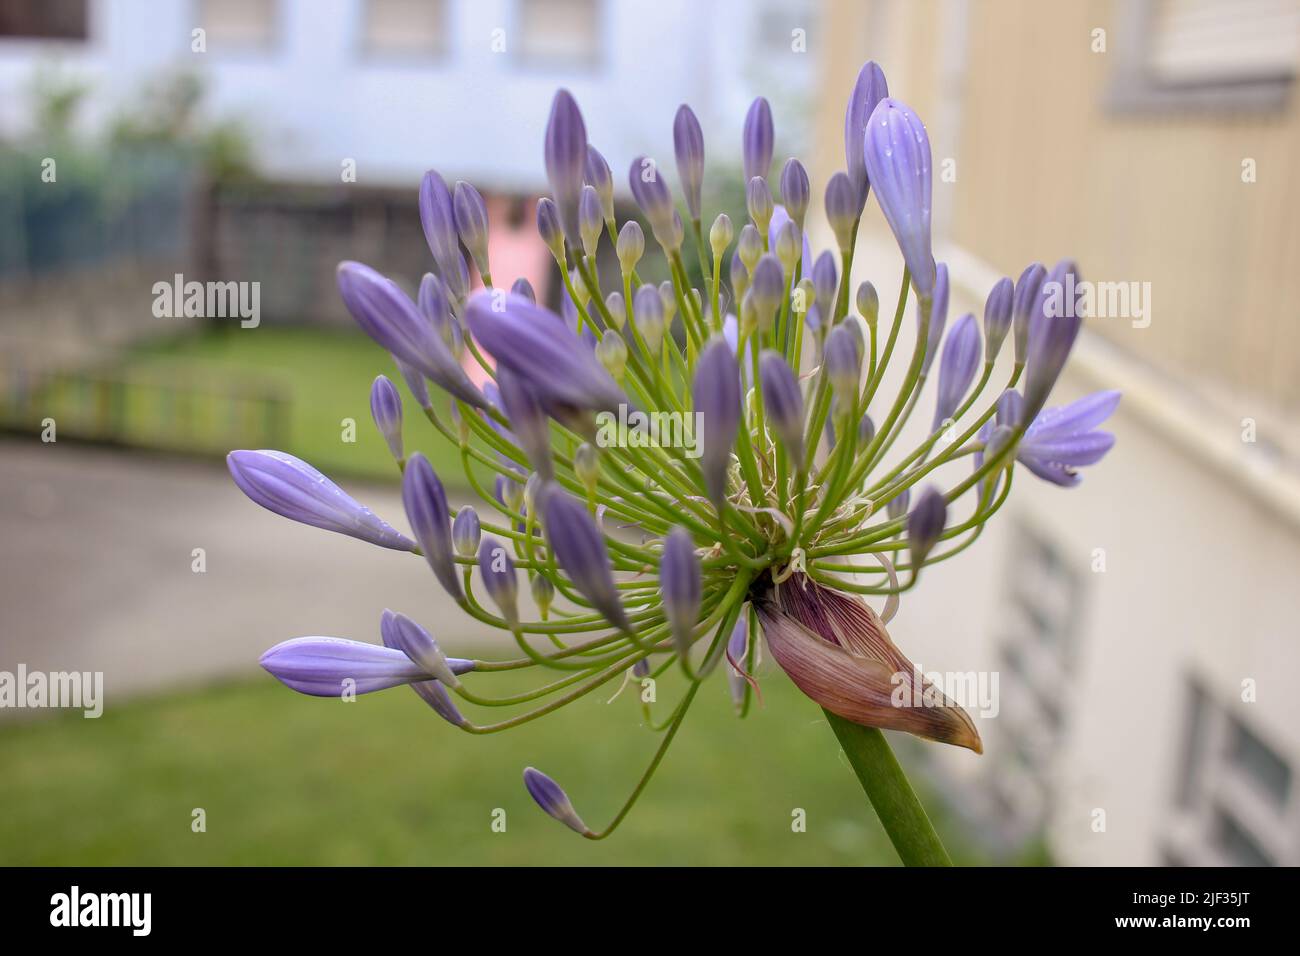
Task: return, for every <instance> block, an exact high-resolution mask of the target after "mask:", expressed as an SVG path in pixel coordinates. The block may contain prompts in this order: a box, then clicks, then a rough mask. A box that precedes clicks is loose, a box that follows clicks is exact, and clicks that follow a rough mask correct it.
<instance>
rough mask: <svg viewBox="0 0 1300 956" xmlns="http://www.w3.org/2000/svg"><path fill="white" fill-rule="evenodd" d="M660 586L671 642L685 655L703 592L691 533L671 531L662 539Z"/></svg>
mask: <svg viewBox="0 0 1300 956" xmlns="http://www.w3.org/2000/svg"><path fill="white" fill-rule="evenodd" d="M659 587H660V590H661V594H662V597H663V602H664V612H665V614H666V615H667V617H668V624H669V626H670V627H671V629H672V634H673V642H674V644H675V645H676V647H677V652H678V653H679V654H685V653H686V652H687V651H689V650H690V647H691V643H692V642H693V640H694V637H695V625H696V624H697V623H698V620H699V616H700V600H701V597H702V591H703V576H702V572H701V570H700V558H699V556H698V555H697V554H696V553H695V542H694V541H693V540H692V539H691V533H690V532H689V531H687V530H686V529H685V528H682V527H677V528H673V530H672V531H670V532H669V533H668V537H667V538H665V539H664V552H663V556H662V557H661V558H660V559H659Z"/></svg>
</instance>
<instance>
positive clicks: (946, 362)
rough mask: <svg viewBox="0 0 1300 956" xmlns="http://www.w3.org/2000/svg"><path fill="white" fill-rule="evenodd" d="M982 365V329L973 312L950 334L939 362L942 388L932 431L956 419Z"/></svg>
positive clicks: (937, 399) (954, 327)
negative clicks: (962, 401) (954, 416)
mask: <svg viewBox="0 0 1300 956" xmlns="http://www.w3.org/2000/svg"><path fill="white" fill-rule="evenodd" d="M979 366H980V330H979V326H978V325H977V324H976V322H975V316H974V314H973V313H970V312H968V313H966V314H965V315H964V316H962V317H961V318H960V319H958V320H957V324H956V325H954V326H953V327H952V329H951V330H950V331H949V332H948V338H947V339H946V340H945V341H944V343H943V358H941V359H940V360H939V388H938V396H937V398H936V401H935V406H934V422H933V424H931V426H930V430H931V431H938V429H939V427H940V426H941V425H942V424H943V423H944V422H945V421H947V420H948V419H949V418H951V417H952V415H953V413H954V412H955V411H957V406H959V405H960V404H961V400H962V399H963V398H964V397H965V396H966V390H967V389H968V388H970V386H971V382H973V381H975V373H976V372H977V371H979Z"/></svg>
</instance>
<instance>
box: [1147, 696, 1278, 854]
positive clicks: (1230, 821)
mask: <svg viewBox="0 0 1300 956" xmlns="http://www.w3.org/2000/svg"><path fill="white" fill-rule="evenodd" d="M1186 721H1187V722H1186V725H1185V731H1184V737H1183V747H1182V766H1181V767H1180V768H1179V777H1178V789H1177V792H1176V794H1175V805H1176V809H1175V812H1174V814H1173V815H1172V817H1171V820H1170V825H1169V832H1168V834H1167V835H1166V839H1165V856H1166V859H1168V860H1170V861H1171V862H1177V863H1181V864H1188V865H1193V866H1278V865H1289V866H1293V865H1295V864H1296V863H1297V862H1300V839H1297V838H1298V837H1300V832H1298V831H1300V824H1297V820H1300V814H1297V812H1296V811H1297V809H1300V808H1298V807H1297V800H1296V796H1295V792H1294V791H1295V788H1294V787H1293V786H1292V776H1293V770H1292V767H1291V766H1290V764H1288V763H1287V761H1286V759H1285V758H1284V757H1283V756H1282V755H1281V753H1280V752H1279V751H1278V750H1276V749H1275V748H1274V747H1273V746H1272V745H1271V744H1270V743H1269V742H1268V741H1267V740H1266V739H1265V738H1264V737H1263V736H1262V735H1261V734H1259V733H1258V730H1257V729H1256V728H1253V727H1251V726H1250V725H1249V724H1247V722H1246V721H1245V720H1244V719H1243V718H1242V717H1241V716H1240V715H1238V714H1235V713H1232V712H1230V709H1229V708H1228V707H1224V706H1222V705H1221V704H1220V703H1219V702H1218V701H1216V700H1215V699H1214V698H1213V697H1211V696H1210V694H1209V693H1208V692H1207V691H1206V690H1205V689H1204V688H1202V687H1201V686H1200V685H1199V684H1198V683H1196V682H1189V685H1188V693H1187V717H1186Z"/></svg>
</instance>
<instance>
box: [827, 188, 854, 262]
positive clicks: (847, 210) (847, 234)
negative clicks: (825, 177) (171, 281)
mask: <svg viewBox="0 0 1300 956" xmlns="http://www.w3.org/2000/svg"><path fill="white" fill-rule="evenodd" d="M861 208H862V207H861V206H860V205H859V204H858V194H857V190H855V189H854V188H853V183H852V182H850V181H849V177H848V175H847V174H845V173H842V172H840V173H836V174H835V175H834V176H832V177H831V178H830V182H828V183H827V184H826V221H827V222H829V223H830V227H831V231H832V232H834V233H835V242H836V244H837V245H838V246H839V249H840V252H842V253H843V252H848V251H849V247H850V246H851V245H852V244H853V225H854V223H856V222H857V221H858V212H859V210H860V209H861Z"/></svg>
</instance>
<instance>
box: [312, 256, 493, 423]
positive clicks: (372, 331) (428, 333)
mask: <svg viewBox="0 0 1300 956" xmlns="http://www.w3.org/2000/svg"><path fill="white" fill-rule="evenodd" d="M338 283H339V293H340V294H341V295H342V296H343V302H344V304H345V305H346V306H347V307H348V311H349V312H351V313H352V317H353V318H354V319H356V321H357V324H358V325H359V326H361V328H362V330H363V331H364V332H365V333H366V334H367V335H369V336H370V337H371V338H372V339H374V340H375V341H376V342H378V343H379V344H380V345H382V346H383V347H384V348H385V349H387V350H388V351H389V352H392V353H393V355H395V356H396V357H397V358H399V359H401V360H402V361H403V362H406V363H407V364H408V365H410V366H412V367H413V368H416V369H418V370H419V371H420V372H422V373H423V374H424V375H425V376H426V377H428V378H430V379H432V380H433V381H434V382H435V383H437V384H438V385H440V386H441V387H442V388H443V389H445V390H446V391H447V392H449V393H450V394H452V395H454V396H455V397H456V398H459V399H460V400H461V401H463V402H465V403H467V404H469V405H473V406H475V407H476V408H483V407H484V406H485V405H486V402H485V401H484V399H483V396H482V395H481V394H480V393H479V390H478V389H477V388H475V387H474V384H473V383H472V382H470V380H469V376H467V375H466V374H465V370H464V369H463V368H461V366H460V363H459V362H457V361H456V357H455V356H454V355H452V354H451V350H450V349H449V348H447V345H446V343H445V342H444V341H443V340H442V338H441V337H440V336H439V335H438V333H437V331H436V330H435V329H434V327H433V326H432V325H431V324H430V323H429V322H428V321H427V320H426V319H425V317H424V316H422V315H421V314H420V311H419V309H417V308H416V306H415V303H414V302H412V301H411V300H410V298H409V297H408V296H407V295H406V293H404V292H403V291H402V290H401V289H399V288H398V287H397V285H396V283H394V282H393V281H392V280H391V279H386V278H384V277H383V276H381V275H380V274H379V273H378V272H376V271H375V270H374V269H371V268H370V267H369V266H364V265H362V264H361V263H359V262H343V263H340V264H339V268H338Z"/></svg>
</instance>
